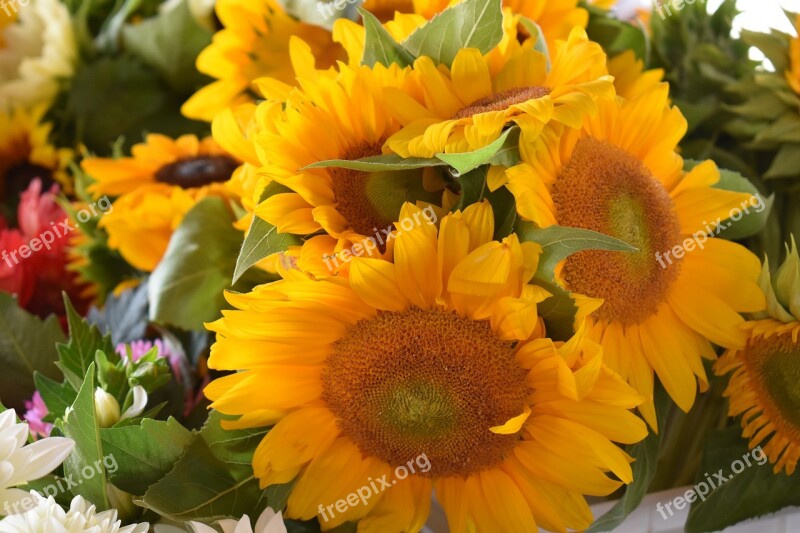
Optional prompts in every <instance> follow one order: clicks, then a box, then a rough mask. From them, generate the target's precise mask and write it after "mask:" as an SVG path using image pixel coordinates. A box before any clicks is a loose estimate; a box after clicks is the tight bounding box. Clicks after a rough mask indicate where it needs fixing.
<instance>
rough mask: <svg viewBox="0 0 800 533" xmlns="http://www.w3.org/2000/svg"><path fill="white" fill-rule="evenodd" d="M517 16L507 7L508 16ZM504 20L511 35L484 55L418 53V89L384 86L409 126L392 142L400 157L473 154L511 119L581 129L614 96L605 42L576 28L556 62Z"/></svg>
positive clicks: (559, 48)
mask: <svg viewBox="0 0 800 533" xmlns="http://www.w3.org/2000/svg"><path fill="white" fill-rule="evenodd" d="M508 20H514V19H513V17H511V16H510V14H509V13H508V12H506V21H508ZM510 31H511V33H509V26H508V25H507V24H506V38H505V39H504V40H503V42H502V43H501V44H500V45H499V46H498V48H496V49H495V50H493V51H492V52H490V53H489V54H487V55H486V56H481V54H480V52H479V51H478V50H476V49H472V48H468V49H463V50H460V51H459V52H458V55H457V56H456V58H455V60H454V61H453V68H452V70H448V69H447V68H446V67H444V66H437V65H436V64H435V63H434V62H433V61H432V60H431V59H430V58H428V57H420V58H419V59H417V61H416V62H415V64H414V70H413V72H412V74H411V78H412V81H413V82H414V83H416V84H417V85H418V86H419V88H418V90H417V91H415V92H416V93H417V94H416V95H414V94H409V93H404V92H402V91H400V90H398V89H394V90H387V93H388V94H389V97H388V104H389V106H390V109H391V111H392V113H393V114H394V115H395V116H396V117H398V119H399V120H400V122H401V123H402V124H403V125H404V128H403V129H402V130H401V131H400V132H398V133H397V134H395V135H394V136H392V137H391V138H390V139H389V141H388V142H387V146H388V147H389V148H390V149H391V150H392V151H394V152H396V153H398V154H400V155H401V156H403V157H433V156H434V155H435V154H437V153H440V152H447V153H450V152H469V151H472V150H477V149H479V148H482V147H484V146H486V145H488V144H491V143H492V142H493V141H495V140H496V139H497V138H498V137H499V136H500V134H501V133H502V131H503V129H504V128H505V127H506V125H507V124H508V123H509V122H512V121H513V122H516V123H517V124H522V123H526V124H528V126H529V127H528V130H529V131H533V130H534V129H535V128H541V127H542V126H543V125H544V124H546V123H547V122H549V121H551V120H553V121H556V122H561V123H565V124H568V125H571V126H573V127H578V126H579V125H580V124H581V120H582V117H583V115H584V114H586V113H590V112H592V111H594V109H595V100H596V99H598V98H602V97H611V96H612V95H613V89H612V79H611V78H610V77H609V76H607V74H608V72H607V71H606V67H605V63H606V58H605V54H604V53H603V50H602V48H600V46H599V45H598V44H596V43H593V42H591V41H589V40H588V38H587V37H586V32H585V31H584V30H582V29H580V28H575V29H574V30H573V32H572V33H571V34H570V36H569V39H568V40H566V41H560V42H559V43H558V45H557V46H556V48H555V53H554V55H553V64H552V68H551V69H549V71H548V65H547V58H546V57H545V55H544V54H542V53H540V52H538V51H537V50H535V49H534V44H535V43H534V42H533V39H528V40H526V41H525V42H524V43H523V44H520V43H519V42H518V40H517V39H516V30H515V29H514V26H513V25H512V27H511V29H510Z"/></svg>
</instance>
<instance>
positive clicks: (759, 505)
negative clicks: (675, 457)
mask: <svg viewBox="0 0 800 533" xmlns="http://www.w3.org/2000/svg"><path fill="white" fill-rule="evenodd" d="M741 431H742V430H741V428H740V427H738V426H733V427H730V428H728V429H726V430H724V431H717V432H714V433H712V434H711V435H710V436H709V438H708V440H707V442H706V447H705V451H704V454H703V459H702V463H701V465H700V469H699V470H698V473H697V478H696V485H699V484H700V483H706V485H708V482H707V480H706V476H710V477H711V478H712V479H715V480H716V478H715V477H714V474H715V473H717V472H719V473H720V474H722V475H723V476H725V478H726V479H727V482H726V483H724V484H721V483H719V480H716V481H715V484H716V485H717V486H716V487H715V488H713V489H711V490H710V491H709V493H708V495H707V496H705V498H704V500H703V501H701V500H697V501H695V502H694V503H693V504H692V508H691V510H690V511H689V518H688V520H687V521H686V531H687V532H689V533H701V532H710V531H719V530H722V529H725V528H726V527H728V526H731V525H733V524H736V523H737V522H741V521H742V520H747V519H748V518H755V517H758V516H763V515H765V514H768V513H774V512H775V511H778V510H780V509H782V508H784V507H788V506H790V505H800V475H798V474H797V473H795V474H794V475H791V476H787V475H786V474H785V473H780V474H775V473H773V471H772V465H770V464H769V462H767V461H765V460H762V462H763V464H761V465H759V464H757V463H758V461H759V458H760V457H762V456H761V455H760V454H758V452H756V454H755V455H753V452H751V451H750V450H749V449H748V446H747V442H746V441H745V440H744V439H743V438H742V437H741ZM745 456H748V459H749V461H750V463H751V465H752V466H746V465H745V464H744V463H745V460H744V459H743V458H744V457H745ZM736 461H739V462H740V463H742V464H743V466H744V469H743V470H742V471H741V473H738V474H737V473H735V471H734V470H733V469H736V470H739V467H738V466H734V463H735V462H736Z"/></svg>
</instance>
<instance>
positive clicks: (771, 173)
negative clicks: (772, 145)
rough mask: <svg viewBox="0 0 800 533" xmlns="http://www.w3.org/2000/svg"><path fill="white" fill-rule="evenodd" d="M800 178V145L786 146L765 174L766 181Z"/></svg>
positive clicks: (780, 150)
mask: <svg viewBox="0 0 800 533" xmlns="http://www.w3.org/2000/svg"><path fill="white" fill-rule="evenodd" d="M798 176H800V144H797V143H792V144H784V145H783V146H781V147H780V149H779V150H778V153H777V154H776V155H775V159H773V160H772V164H771V165H770V167H769V169H768V170H767V172H766V174H764V179H775V178H793V177H798Z"/></svg>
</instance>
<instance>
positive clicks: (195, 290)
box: [148, 197, 243, 331]
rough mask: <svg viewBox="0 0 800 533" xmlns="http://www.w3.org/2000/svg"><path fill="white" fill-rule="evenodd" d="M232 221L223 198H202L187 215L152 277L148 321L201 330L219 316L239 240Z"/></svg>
mask: <svg viewBox="0 0 800 533" xmlns="http://www.w3.org/2000/svg"><path fill="white" fill-rule="evenodd" d="M233 222H234V217H233V213H232V212H231V210H230V209H229V208H228V206H227V203H226V201H225V200H223V199H222V198H216V197H214V198H206V199H205V200H203V201H201V202H199V203H198V204H197V205H195V206H194V207H193V208H192V209H191V210H190V211H189V212H188V213H187V214H186V216H185V217H184V219H183V221H182V222H181V225H180V226H178V229H177V230H176V231H175V233H174V234H173V235H172V238H171V239H170V241H169V245H168V246H167V251H166V253H165V254H164V258H163V259H162V260H161V262H160V263H159V265H158V267H157V268H156V270H155V271H154V272H153V274H152V275H151V276H150V281H149V286H148V291H149V297H150V319H151V320H152V321H154V322H162V323H166V324H172V325H174V326H178V327H180V328H183V329H186V330H197V331H199V330H202V329H203V323H204V322H209V321H211V320H214V319H215V318H217V316H218V313H219V310H220V309H223V308H225V298H224V296H223V291H224V290H225V289H226V288H228V287H229V286H230V281H231V279H232V276H233V273H234V270H235V267H236V257H237V256H238V255H239V245H240V243H241V242H242V238H243V236H242V233H241V232H240V231H238V230H237V229H235V228H234V227H233Z"/></svg>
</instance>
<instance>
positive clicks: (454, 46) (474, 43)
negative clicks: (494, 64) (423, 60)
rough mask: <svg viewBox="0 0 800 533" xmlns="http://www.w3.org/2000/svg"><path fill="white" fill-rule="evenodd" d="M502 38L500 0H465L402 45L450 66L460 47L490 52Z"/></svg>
mask: <svg viewBox="0 0 800 533" xmlns="http://www.w3.org/2000/svg"><path fill="white" fill-rule="evenodd" d="M502 39H503V11H502V3H501V0H464V1H463V2H460V3H458V4H456V5H455V6H452V7H450V8H448V9H446V10H444V11H442V12H441V13H439V14H438V15H436V16H435V17H433V19H432V20H431V21H430V22H428V23H427V24H425V25H424V26H422V27H421V28H419V29H418V30H416V31H415V32H414V33H412V34H411V35H410V36H409V37H408V39H406V40H405V41H404V42H403V43H402V45H403V47H404V48H405V49H406V50H408V51H409V52H411V54H413V55H414V56H415V57H420V56H428V57H430V58H431V59H433V61H434V62H436V63H443V64H445V65H447V66H448V67H449V66H451V65H452V64H453V60H455V58H456V55H457V54H458V52H459V50H461V49H463V48H477V49H478V50H480V51H481V53H482V54H487V53H489V51H491V50H492V49H493V48H494V47H495V46H497V45H498V44H499V43H500V41H501V40H502Z"/></svg>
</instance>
